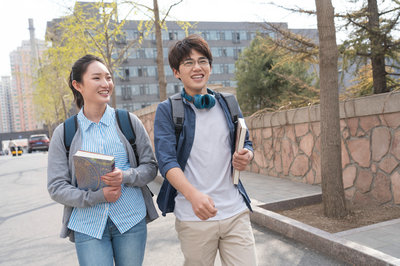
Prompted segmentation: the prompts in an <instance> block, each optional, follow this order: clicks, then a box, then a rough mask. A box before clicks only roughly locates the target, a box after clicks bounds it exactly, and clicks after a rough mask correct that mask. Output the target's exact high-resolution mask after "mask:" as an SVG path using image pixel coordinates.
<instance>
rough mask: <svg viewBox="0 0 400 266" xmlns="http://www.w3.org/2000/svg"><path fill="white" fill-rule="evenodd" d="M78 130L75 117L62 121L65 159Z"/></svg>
mask: <svg viewBox="0 0 400 266" xmlns="http://www.w3.org/2000/svg"><path fill="white" fill-rule="evenodd" d="M77 129H78V118H77V115H73V116H71V117H69V118H68V119H67V120H65V121H64V146H65V149H66V151H67V152H66V155H67V158H69V148H70V147H71V143H72V139H73V138H74V136H75V132H76V130H77Z"/></svg>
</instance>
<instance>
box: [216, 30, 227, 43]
mask: <svg viewBox="0 0 400 266" xmlns="http://www.w3.org/2000/svg"><path fill="white" fill-rule="evenodd" d="M217 39H218V40H221V41H225V32H223V31H218V32H217Z"/></svg>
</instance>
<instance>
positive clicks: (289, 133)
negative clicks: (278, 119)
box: [285, 125, 296, 142]
mask: <svg viewBox="0 0 400 266" xmlns="http://www.w3.org/2000/svg"><path fill="white" fill-rule="evenodd" d="M285 133H286V137H287V138H289V139H290V140H291V141H293V142H296V135H295V134H294V125H288V126H286V128H285Z"/></svg>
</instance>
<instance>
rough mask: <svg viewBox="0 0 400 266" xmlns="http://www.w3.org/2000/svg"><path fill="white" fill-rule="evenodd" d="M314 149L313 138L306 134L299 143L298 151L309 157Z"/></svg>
mask: <svg viewBox="0 0 400 266" xmlns="http://www.w3.org/2000/svg"><path fill="white" fill-rule="evenodd" d="M313 148H314V137H313V135H312V134H310V133H308V134H307V135H305V136H304V137H303V138H302V139H301V141H300V149H301V150H302V151H303V152H304V153H305V154H306V155H307V156H310V155H311V153H312V150H313Z"/></svg>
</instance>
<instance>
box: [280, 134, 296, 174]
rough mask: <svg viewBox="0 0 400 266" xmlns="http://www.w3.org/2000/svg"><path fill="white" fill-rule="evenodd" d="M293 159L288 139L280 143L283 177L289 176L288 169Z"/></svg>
mask: <svg viewBox="0 0 400 266" xmlns="http://www.w3.org/2000/svg"><path fill="white" fill-rule="evenodd" d="M293 158H294V154H293V150H292V144H291V143H290V141H289V140H288V139H284V140H283V141H282V168H283V174H284V175H288V174H289V168H290V165H291V164H292V161H293Z"/></svg>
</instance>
